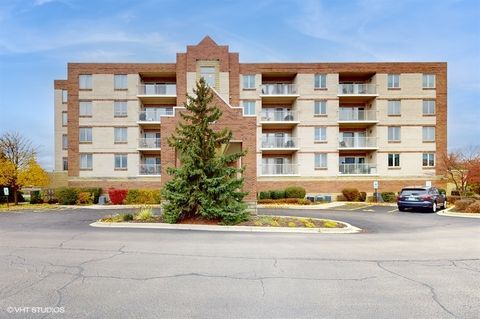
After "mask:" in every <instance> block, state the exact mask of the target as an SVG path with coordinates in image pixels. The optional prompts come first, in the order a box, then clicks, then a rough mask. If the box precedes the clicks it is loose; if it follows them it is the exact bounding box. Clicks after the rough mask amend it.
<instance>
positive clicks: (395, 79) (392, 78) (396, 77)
mask: <svg viewBox="0 0 480 319" xmlns="http://www.w3.org/2000/svg"><path fill="white" fill-rule="evenodd" d="M399 87H400V74H389V75H388V88H389V89H396V88H399Z"/></svg>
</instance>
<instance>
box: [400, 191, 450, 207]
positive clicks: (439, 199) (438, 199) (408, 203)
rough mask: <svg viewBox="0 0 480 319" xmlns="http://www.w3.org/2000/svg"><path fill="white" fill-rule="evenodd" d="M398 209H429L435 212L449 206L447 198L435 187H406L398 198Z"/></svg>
mask: <svg viewBox="0 0 480 319" xmlns="http://www.w3.org/2000/svg"><path fill="white" fill-rule="evenodd" d="M397 205H398V210H399V211H401V212H403V211H405V210H406V209H428V210H429V211H431V212H433V213H435V212H436V211H437V210H438V209H441V208H446V207H447V198H446V197H445V194H444V193H440V192H439V191H438V189H436V188H435V187H405V188H403V189H402V191H401V192H400V194H399V195H398V198H397Z"/></svg>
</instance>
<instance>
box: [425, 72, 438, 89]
mask: <svg viewBox="0 0 480 319" xmlns="http://www.w3.org/2000/svg"><path fill="white" fill-rule="evenodd" d="M423 88H426V89H433V88H435V74H424V75H423Z"/></svg>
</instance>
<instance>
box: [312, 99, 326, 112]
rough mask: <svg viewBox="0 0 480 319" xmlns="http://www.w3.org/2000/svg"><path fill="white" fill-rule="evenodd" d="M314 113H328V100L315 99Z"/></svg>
mask: <svg viewBox="0 0 480 319" xmlns="http://www.w3.org/2000/svg"><path fill="white" fill-rule="evenodd" d="M313 115H327V101H315V105H314V110H313Z"/></svg>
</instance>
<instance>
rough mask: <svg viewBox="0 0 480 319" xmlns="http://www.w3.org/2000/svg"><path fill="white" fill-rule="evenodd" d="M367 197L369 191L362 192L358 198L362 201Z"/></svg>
mask: <svg viewBox="0 0 480 319" xmlns="http://www.w3.org/2000/svg"><path fill="white" fill-rule="evenodd" d="M366 199H367V193H365V192H360V195H359V196H358V200H359V201H360V202H364V201H365V200H366Z"/></svg>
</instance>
